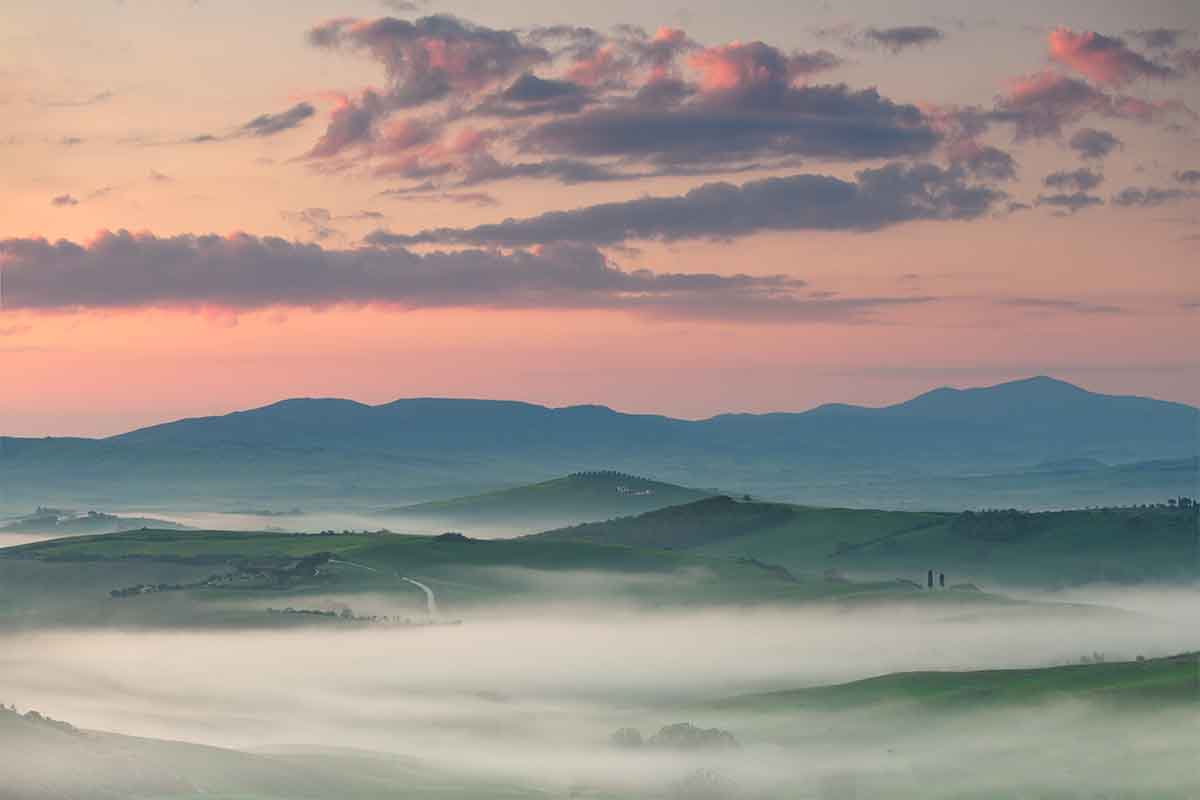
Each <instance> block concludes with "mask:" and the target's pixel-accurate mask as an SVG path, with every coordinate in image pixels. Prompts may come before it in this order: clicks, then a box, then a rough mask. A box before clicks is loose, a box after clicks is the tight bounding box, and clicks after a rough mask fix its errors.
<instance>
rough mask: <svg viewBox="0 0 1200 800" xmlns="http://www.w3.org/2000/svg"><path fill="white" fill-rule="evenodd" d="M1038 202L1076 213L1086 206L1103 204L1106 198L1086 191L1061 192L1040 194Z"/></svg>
mask: <svg viewBox="0 0 1200 800" xmlns="http://www.w3.org/2000/svg"><path fill="white" fill-rule="evenodd" d="M1037 204H1038V205H1039V206H1049V207H1050V208H1056V209H1059V210H1060V211H1063V212H1068V213H1071V214H1074V213H1076V212H1077V211H1082V210H1083V209H1085V208H1090V207H1092V206H1102V205H1104V200H1103V198H1100V197H1096V196H1095V195H1092V194H1087V193H1086V192H1071V193H1066V192H1062V193H1059V194H1040V195H1038V198H1037Z"/></svg>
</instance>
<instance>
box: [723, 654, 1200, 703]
mask: <svg viewBox="0 0 1200 800" xmlns="http://www.w3.org/2000/svg"><path fill="white" fill-rule="evenodd" d="M1065 698H1074V699H1087V700H1098V701H1102V702H1105V703H1117V704H1122V705H1144V706H1160V707H1170V706H1174V705H1176V704H1179V703H1185V702H1200V656H1198V655H1197V654H1195V653H1191V654H1185V655H1179V656H1173V657H1170V658H1154V659H1146V660H1145V661H1126V662H1118V663H1111V664H1109V663H1098V664H1074V665H1070V666H1061V667H1045V668H1040V669H1002V670H981V671H974V672H902V673H894V674H890V675H882V676H880V677H877V678H868V679H867V680H862V681H855V682H853V683H845V684H840V685H837V686H820V687H815V688H811V689H795V690H789V691H783V692H767V693H762V694H753V695H745V696H741V697H734V698H730V699H728V700H722V701H719V702H717V703H715V704H713V708H718V709H724V710H729V711H745V712H756V713H791V712H796V711H849V710H858V709H865V708H871V707H878V706H911V705H919V706H922V707H923V708H924V710H927V711H936V710H973V709H977V708H980V707H984V706H1004V705H1036V704H1039V703H1045V702H1048V701H1052V700H1060V699H1065Z"/></svg>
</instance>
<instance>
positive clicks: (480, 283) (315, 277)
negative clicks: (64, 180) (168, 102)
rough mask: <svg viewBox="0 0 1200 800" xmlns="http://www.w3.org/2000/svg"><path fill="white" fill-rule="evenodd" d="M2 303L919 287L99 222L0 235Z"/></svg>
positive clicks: (772, 307)
mask: <svg viewBox="0 0 1200 800" xmlns="http://www.w3.org/2000/svg"><path fill="white" fill-rule="evenodd" d="M0 257H2V258H4V259H5V270H6V271H5V281H6V283H5V291H6V304H7V307H8V308H12V309H25V310H34V311H37V310H41V311H52V310H58V311H71V310H76V309H81V308H105V309H117V308H125V309H130V308H149V307H179V308H194V309H203V308H215V309H228V310H249V309H258V308H267V307H273V306H310V307H325V306H330V305H336V304H379V305H385V306H395V307H401V308H445V307H483V308H557V309H613V310H623V311H630V312H634V313H639V314H644V315H648V316H657V317H672V318H692V319H724V320H737V321H746V322H761V321H780V322H786V321H804V320H834V321H855V320H861V319H864V318H869V317H870V315H871V314H872V313H873V312H875V311H877V310H879V309H883V308H887V307H890V306H902V305H910V304H914V303H925V302H931V301H932V298H928V297H903V298H890V297H861V298H841V297H820V298H813V297H810V296H808V295H807V294H805V292H804V290H805V287H806V284H805V282H804V281H802V280H798V279H796V278H792V277H788V276H783V275H767V276H752V275H742V274H739V275H716V274H711V273H655V272H651V271H649V270H644V269H638V270H630V271H626V270H622V269H621V268H619V267H618V266H616V265H614V264H613V263H612V262H610V261H609V259H608V258H607V257H605V256H604V255H603V254H602V253H600V252H599V251H598V250H596V249H595V248H594V247H590V246H586V245H568V244H556V245H548V246H545V247H540V248H536V249H532V250H517V251H514V252H512V253H509V254H501V253H498V252H496V251H490V250H489V251H485V250H468V251H464V252H453V253H450V252H435V253H427V254H417V253H413V252H411V251H409V250H404V249H400V248H387V249H381V248H378V247H364V248H359V249H355V250H329V249H325V248H322V247H321V246H319V245H315V244H298V243H295V242H288V241H285V240H283V239H279V238H274V237H255V236H250V235H248V234H242V233H239V234H234V235H231V236H227V237H222V236H214V235H208V236H191V235H184V236H172V237H157V236H154V235H152V234H148V233H143V234H131V233H129V232H128V231H117V232H103V233H101V234H99V235H98V236H97V237H96V238H95V239H93V240H92V241H91V242H89V243H87V244H86V245H79V244H75V243H72V242H68V241H62V240H60V241H57V242H49V241H47V240H45V239H7V240H0Z"/></svg>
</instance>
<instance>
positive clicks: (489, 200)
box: [381, 190, 500, 208]
mask: <svg viewBox="0 0 1200 800" xmlns="http://www.w3.org/2000/svg"><path fill="white" fill-rule="evenodd" d="M381 194H383V195H389V196H392V197H396V198H398V199H400V200H406V201H410V202H426V203H455V204H457V205H464V206H474V207H475V208H494V207H495V206H498V205H500V201H499V200H497V199H496V197H495V196H494V195H492V194H489V193H487V192H438V191H426V192H404V191H396V190H389V191H386V192H382V193H381Z"/></svg>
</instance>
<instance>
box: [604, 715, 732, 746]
mask: <svg viewBox="0 0 1200 800" xmlns="http://www.w3.org/2000/svg"><path fill="white" fill-rule="evenodd" d="M609 741H610V742H611V743H612V744H613V745H614V746H616V747H622V748H627V749H635V748H640V747H654V748H658V749H662V750H730V749H737V748H738V747H740V745H739V744H738V741H737V739H736V738H734V735H733V734H732V733H730V732H729V731H725V730H721V729H720V728H699V727H696V726H695V725H693V724H692V723H690V722H677V723H675V724H674V725H666V726H664V727H663V728H661V729H660V730H659V731H658V733H656V734H654V735H653V736H651V737H650V738H648V739H643V738H642V732H641V731H639V730H638V729H637V728H621V729H620V730H618V731H617V732H616V733H614V734H613V735H612V736H611V737H609Z"/></svg>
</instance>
